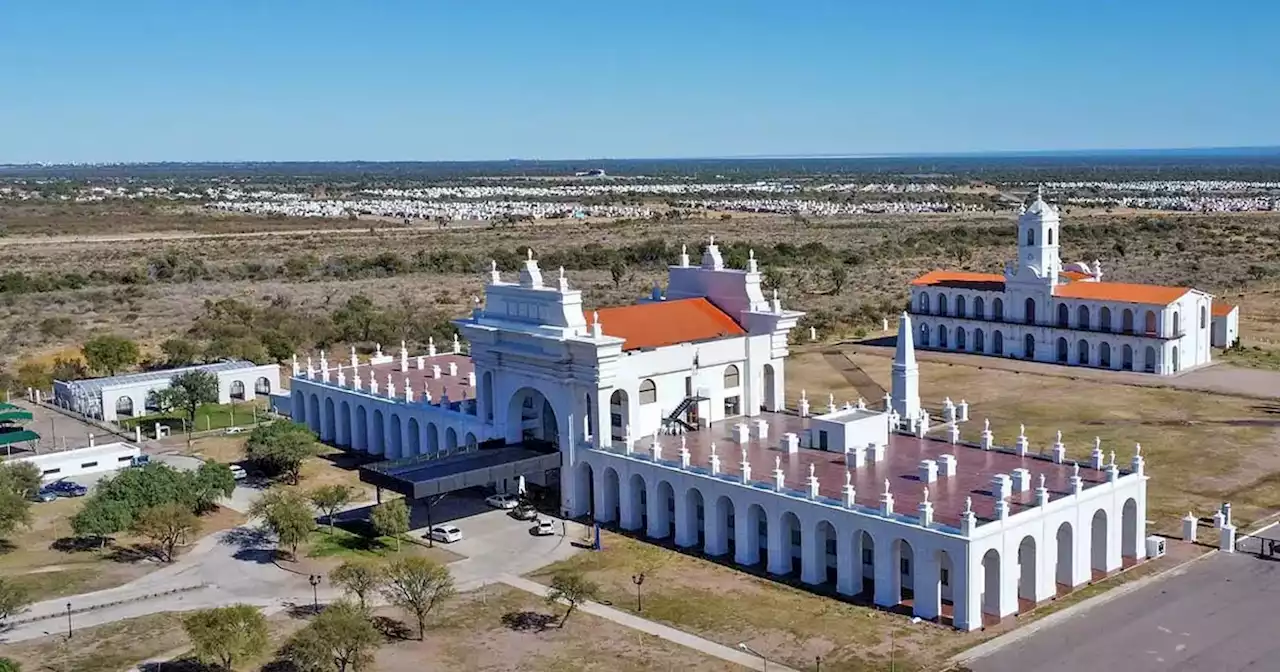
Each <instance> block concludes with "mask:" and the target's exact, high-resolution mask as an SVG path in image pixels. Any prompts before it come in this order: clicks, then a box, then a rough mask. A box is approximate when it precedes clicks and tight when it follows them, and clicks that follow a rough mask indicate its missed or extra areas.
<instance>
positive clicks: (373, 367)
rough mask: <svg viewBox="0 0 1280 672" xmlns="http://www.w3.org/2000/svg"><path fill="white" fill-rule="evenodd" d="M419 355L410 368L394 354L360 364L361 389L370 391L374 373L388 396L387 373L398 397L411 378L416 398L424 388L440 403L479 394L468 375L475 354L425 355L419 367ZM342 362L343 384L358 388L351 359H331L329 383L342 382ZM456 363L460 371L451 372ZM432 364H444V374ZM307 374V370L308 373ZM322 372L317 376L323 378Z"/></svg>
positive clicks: (381, 394)
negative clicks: (402, 367) (403, 368)
mask: <svg viewBox="0 0 1280 672" xmlns="http://www.w3.org/2000/svg"><path fill="white" fill-rule="evenodd" d="M417 362H418V358H417V357H409V360H408V363H409V368H408V370H406V371H401V370H400V359H399V358H398V357H396V358H393V359H392V360H391V361H389V362H383V363H381V364H369V363H362V364H360V366H358V367H356V369H355V373H357V374H359V376H360V390H361V391H362V392H366V393H368V392H369V391H370V390H369V374H370V372H372V373H373V377H374V379H376V380H377V381H378V396H383V397H385V396H387V376H388V375H390V376H391V382H392V383H393V384H394V385H395V386H396V394H395V396H396V398H398V399H404V383H405V380H408V381H409V386H410V387H411V388H413V399H414V401H415V402H419V401H421V400H422V399H423V392H424V391H429V392H430V393H431V401H432V403H439V402H440V399H441V398H442V397H443V396H444V395H445V394H448V395H449V401H451V402H454V401H461V400H463V399H474V398H475V396H476V390H475V388H474V387H473V386H472V385H471V384H470V381H469V379H468V375H469V374H470V373H471V372H473V371H475V365H474V364H473V363H472V362H471V358H470V357H468V356H467V355H455V354H453V353H441V354H437V355H435V356H433V357H428V356H424V357H423V368H421V369H419V368H415V367H416V366H417ZM339 364H341V365H342V366H341V368H342V371H343V373H344V376H345V379H346V382H345V383H344V384H343V385H341V386H340V387H343V388H345V389H348V390H354V389H355V377H354V375H353V372H352V369H351V363H350V362H330V364H329V384H330V385H334V386H339V385H338V365H339ZM450 364H453V365H454V366H455V367H456V372H457V373H456V375H449V365H450ZM432 366H439V367H440V377H439V378H436V377H435V376H434V370H433V369H432ZM304 375H305V374H304ZM319 377H320V374H319V372H317V373H316V378H317V379H319Z"/></svg>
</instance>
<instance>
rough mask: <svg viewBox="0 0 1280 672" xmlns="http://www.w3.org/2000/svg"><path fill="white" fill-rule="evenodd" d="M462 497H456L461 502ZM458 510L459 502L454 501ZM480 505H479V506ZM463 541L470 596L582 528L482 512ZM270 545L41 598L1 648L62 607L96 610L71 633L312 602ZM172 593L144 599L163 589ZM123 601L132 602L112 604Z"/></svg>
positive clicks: (229, 536)
mask: <svg viewBox="0 0 1280 672" xmlns="http://www.w3.org/2000/svg"><path fill="white" fill-rule="evenodd" d="M459 499H461V498H459ZM459 504H460V505H461V504H463V502H459ZM481 506H483V504H481ZM454 524H456V525H458V526H459V527H460V528H462V530H463V534H464V535H465V537H466V538H465V539H464V540H463V541H461V542H458V543H456V544H452V545H450V546H449V547H448V548H449V550H451V551H454V552H456V553H459V554H461V555H466V556H469V557H466V558H464V559H462V560H459V561H457V562H454V563H451V564H450V565H449V569H450V570H451V571H452V572H453V576H454V580H455V582H456V583H457V586H458V589H459V590H473V589H475V588H479V587H481V586H482V585H484V584H486V583H494V582H497V581H498V577H500V576H503V575H505V574H523V573H526V572H530V571H533V570H535V569H538V568H539V567H542V566H544V565H546V564H549V563H552V562H555V561H558V560H561V559H564V558H567V557H569V556H571V555H573V554H574V553H576V552H578V549H577V548H575V547H574V546H573V545H572V543H571V541H572V540H573V539H576V538H578V537H579V536H581V535H582V534H583V533H584V532H585V530H584V529H583V528H582V527H581V526H579V525H577V524H575V523H570V524H569V526H568V529H569V536H568V537H567V538H566V537H561V536H559V535H556V536H551V537H535V536H532V535H530V534H529V533H528V528H529V525H530V523H528V522H526V521H517V520H514V519H512V518H510V517H508V516H507V515H506V513H505V512H503V511H497V510H493V509H484V508H482V509H481V513H478V514H474V515H471V516H469V517H466V518H462V519H458V520H455V521H454ZM272 547H273V544H272V543H271V540H270V539H269V538H268V537H265V536H263V535H262V534H261V533H259V532H258V530H257V528H256V527H253V526H244V527H238V528H234V529H231V530H227V531H226V532H220V533H217V534H213V535H210V536H208V537H205V538H204V539H201V540H200V541H199V542H197V543H196V544H195V545H194V546H193V547H192V549H191V550H190V551H188V552H187V553H186V554H185V555H183V556H182V558H181V559H180V560H179V561H178V562H177V563H175V564H174V565H172V566H169V567H164V568H161V569H158V570H156V571H154V572H152V573H150V574H147V575H146V576H143V577H141V578H139V579H137V580H134V581H132V582H130V583H127V584H125V585H123V586H120V587H118V588H112V589H109V590H103V591H98V592H94V593H86V594H83V595H75V596H72V597H69V598H59V599H54V600H47V601H44V602H40V603H37V604H34V605H32V606H31V608H30V609H28V610H27V611H26V612H25V613H22V614H19V615H18V618H19V619H26V618H30V617H53V618H46V619H43V620H37V621H33V622H30V623H20V624H17V625H15V626H13V627H12V628H10V629H9V630H5V631H0V642H17V641H22V640H27V639H34V638H37V637H43V636H45V635H47V634H49V633H50V632H61V631H62V628H64V627H65V626H66V621H65V620H63V619H62V618H61V617H62V615H64V614H65V613H66V605H67V603H68V602H70V603H71V605H72V609H75V610H80V609H85V608H89V607H95V606H100V605H108V604H110V605H112V606H101V608H97V609H93V610H91V611H86V612H84V613H77V614H74V615H73V616H72V622H73V625H74V627H77V628H80V627H88V626H91V625H100V624H102V623H111V622H114V621H118V620H122V619H126V618H134V617H137V616H144V615H147V614H153V613H156V612H162V611H186V610H191V609H204V608H208V607H215V606H225V605H228V604H236V603H242V604H252V605H255V606H260V607H263V608H265V609H267V610H269V611H270V610H275V609H280V608H282V607H284V606H287V605H288V604H291V603H299V602H301V603H306V602H309V601H310V599H311V586H310V584H308V582H307V577H305V576H302V575H298V574H294V573H292V572H288V571H285V570H283V569H280V568H279V567H277V566H276V565H275V564H274V563H272V562H271V557H272V555H273V554H272V552H271V550H270V549H271V548H272ZM172 590H179V591H181V592H176V593H173V594H170V595H163V596H160V597H147V598H146V599H141V600H137V598H143V597H145V596H149V595H155V594H157V593H162V592H166V591H172ZM336 597H338V593H337V592H336V591H334V590H333V589H332V588H331V587H330V586H328V584H327V582H326V583H323V584H321V587H320V589H319V599H320V600H321V601H329V600H331V599H333V598H336ZM121 600H136V601H130V602H126V603H124V604H114V603H116V602H119V601H121Z"/></svg>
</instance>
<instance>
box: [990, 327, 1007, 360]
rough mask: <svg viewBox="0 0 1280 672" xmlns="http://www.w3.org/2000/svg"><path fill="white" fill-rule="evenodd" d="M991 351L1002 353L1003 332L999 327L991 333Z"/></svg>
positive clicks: (997, 353) (996, 353)
mask: <svg viewBox="0 0 1280 672" xmlns="http://www.w3.org/2000/svg"><path fill="white" fill-rule="evenodd" d="M991 353H992V354H995V355H1003V354H1004V332H1002V331H1000V330H999V329H997V330H996V331H994V332H992V333H991Z"/></svg>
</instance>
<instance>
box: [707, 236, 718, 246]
mask: <svg viewBox="0 0 1280 672" xmlns="http://www.w3.org/2000/svg"><path fill="white" fill-rule="evenodd" d="M709 238H710V240H709V242H708V243H707V244H708V245H715V244H716V234H714V233H713V234H711V236H710V237H709Z"/></svg>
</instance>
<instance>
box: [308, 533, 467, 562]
mask: <svg viewBox="0 0 1280 672" xmlns="http://www.w3.org/2000/svg"><path fill="white" fill-rule="evenodd" d="M398 553H403V554H406V555H408V554H412V555H424V556H426V557H428V558H431V559H432V560H435V561H436V562H439V563H442V564H448V563H450V562H453V561H455V560H460V559H461V557H462V556H460V555H458V554H456V553H451V552H449V551H447V550H445V549H443V548H440V547H439V546H436V547H434V548H428V547H427V546H425V545H423V544H421V543H418V542H417V541H416V540H414V539H410V538H409V537H408V536H407V535H406V536H403V537H401V538H400V546H399V549H397V547H396V539H395V537H366V536H364V535H361V534H357V533H355V532H352V531H350V530H345V529H343V528H341V527H338V528H334V530H333V532H332V533H330V532H329V526H328V525H321V526H320V527H319V528H317V529H316V531H315V532H312V533H311V538H310V539H309V540H308V542H307V551H306V555H307V557H309V558H334V559H337V560H347V559H351V558H371V559H382V558H394V557H395V556H396V555H397V554H398Z"/></svg>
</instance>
